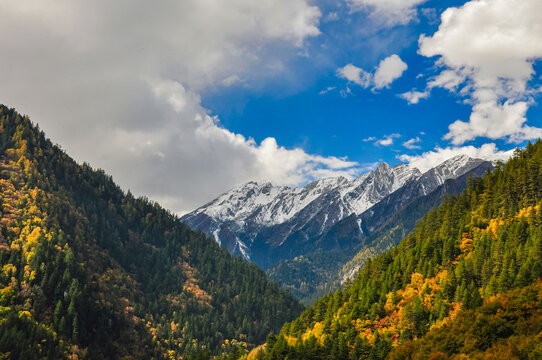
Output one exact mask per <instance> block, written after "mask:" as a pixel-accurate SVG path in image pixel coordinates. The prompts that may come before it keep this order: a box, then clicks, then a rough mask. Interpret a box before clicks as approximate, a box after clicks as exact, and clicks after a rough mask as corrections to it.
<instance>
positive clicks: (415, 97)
mask: <svg viewBox="0 0 542 360" xmlns="http://www.w3.org/2000/svg"><path fill="white" fill-rule="evenodd" d="M399 97H401V98H403V99H405V100H406V101H408V103H409V104H417V103H419V102H420V100H421V99H426V98H428V97H429V91H427V90H425V91H416V90H412V91H407V92H406V93H402V94H399Z"/></svg>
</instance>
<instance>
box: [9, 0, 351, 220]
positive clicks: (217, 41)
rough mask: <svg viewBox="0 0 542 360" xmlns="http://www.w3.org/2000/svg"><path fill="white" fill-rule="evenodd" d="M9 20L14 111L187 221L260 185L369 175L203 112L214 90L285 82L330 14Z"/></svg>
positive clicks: (170, 8)
mask: <svg viewBox="0 0 542 360" xmlns="http://www.w3.org/2000/svg"><path fill="white" fill-rule="evenodd" d="M0 11H1V12H2V14H3V18H4V20H3V21H2V22H1V23H0V46H1V47H2V52H3V56H1V57H0V68H2V69H9V71H4V72H3V74H2V81H1V82H0V99H1V101H2V102H4V103H5V104H6V105H9V106H13V107H16V108H17V109H18V110H19V111H21V112H23V113H26V114H28V115H30V116H31V118H32V119H33V120H34V121H37V122H39V124H40V127H41V128H42V129H44V130H45V131H46V132H47V134H48V135H49V136H50V137H51V138H52V139H53V141H55V142H58V143H60V144H61V145H62V147H63V148H64V149H66V150H67V151H68V152H69V153H70V155H73V156H74V157H75V158H76V159H77V160H78V161H88V162H89V163H91V164H92V165H93V166H96V167H100V168H104V169H105V170H106V171H107V172H109V173H111V174H112V175H113V177H114V178H115V180H116V181H118V182H119V184H120V185H122V186H123V187H124V188H130V189H131V190H132V191H133V192H134V193H136V194H140V195H147V196H149V197H150V198H151V199H154V200H157V201H160V202H161V203H163V205H165V206H166V207H168V208H170V209H171V210H173V211H176V212H178V213H183V212H185V211H189V210H192V209H193V208H195V207H197V206H199V205H201V204H202V203H204V202H205V201H208V200H210V199H211V198H212V197H214V196H217V195H219V194H220V193H221V192H223V191H226V190H228V189H229V188H231V187H232V186H235V185H237V184H239V183H242V182H245V181H248V180H263V179H265V180H268V181H272V182H275V183H277V184H289V185H297V184H300V183H303V182H305V181H309V180H311V179H312V178H314V177H319V176H322V174H326V175H327V174H330V173H333V174H339V175H345V176H350V177H351V176H355V175H356V174H357V172H358V171H359V170H358V167H357V166H358V165H357V164H356V163H355V162H351V161H348V160H347V159H345V158H337V157H323V156H318V155H312V154H308V153H306V152H305V151H303V150H302V149H297V148H294V149H287V148H285V147H283V146H280V145H279V144H277V141H276V140H275V139H273V138H267V139H264V140H263V141H261V142H259V143H257V142H256V141H254V140H253V139H251V138H247V137H245V136H243V135H241V134H236V133H234V132H232V131H229V130H227V129H225V128H224V127H223V126H221V124H220V120H219V119H218V118H217V117H215V116H212V115H211V113H210V112H209V111H208V110H207V109H205V108H204V107H203V106H202V105H201V99H200V96H199V93H200V92H201V91H202V90H203V89H205V88H206V87H209V86H228V85H232V84H235V83H236V82H239V81H243V82H245V81H250V79H251V78H254V77H257V76H260V77H261V76H263V75H262V73H263V72H266V71H267V72H268V75H267V76H269V77H272V76H276V71H278V70H276V69H280V66H276V64H280V63H282V61H283V60H284V57H285V56H288V54H290V53H292V51H291V50H292V49H294V50H298V49H300V48H302V47H303V43H304V40H305V39H307V38H309V37H312V36H316V35H318V34H319V30H318V22H319V19H320V17H321V14H320V11H319V9H318V8H317V7H315V6H312V5H310V4H309V3H308V2H307V1H306V0H276V1H272V2H269V1H257V2H254V1H249V0H228V1H222V0H208V1H198V0H186V1H181V2H145V1H137V2H134V1H128V0H119V1H115V2H110V1H105V0H96V1H92V2H84V1H68V0H59V1H55V2H47V3H45V2H34V1H30V0H19V1H16V2H1V3H0ZM280 49H284V50H283V51H281V50H280ZM294 52H297V51H294ZM292 56H293V55H292ZM241 79H242V80H241Z"/></svg>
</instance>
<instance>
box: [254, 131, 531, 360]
mask: <svg viewBox="0 0 542 360" xmlns="http://www.w3.org/2000/svg"><path fill="white" fill-rule="evenodd" d="M541 206H542V142H541V141H538V142H536V143H535V144H531V143H529V144H528V145H527V147H526V149H525V150H522V151H520V150H518V151H516V153H515V155H514V156H513V157H512V158H511V159H510V160H509V161H508V162H507V163H506V164H502V163H500V164H497V166H496V167H495V169H494V171H493V172H489V171H488V173H487V174H486V175H485V176H484V177H483V178H480V179H475V180H471V181H470V183H469V185H468V187H467V189H466V190H465V191H464V192H463V193H462V194H461V195H459V196H454V197H452V196H450V197H448V198H447V199H446V200H445V201H444V203H443V204H442V205H441V206H440V207H439V208H437V209H435V210H433V211H430V212H429V213H428V214H426V215H425V216H424V218H423V219H422V220H421V221H419V222H418V223H417V224H416V226H415V229H414V231H412V233H410V234H409V235H407V236H406V238H405V239H403V240H402V242H401V243H400V244H399V245H398V246H397V247H395V248H394V249H392V250H391V251H389V252H387V253H384V254H382V255H380V256H378V257H376V258H375V259H372V260H369V261H367V263H366V264H365V266H364V268H363V269H362V270H361V271H360V272H359V274H358V275H357V277H356V278H355V279H354V280H353V281H352V282H350V283H347V284H346V285H345V286H344V288H343V289H342V290H339V291H337V292H335V293H333V294H329V295H327V296H325V297H324V298H322V299H320V300H318V301H317V302H316V303H314V305H312V306H311V307H309V308H308V309H307V310H305V311H304V312H303V314H302V315H301V316H300V317H299V318H297V319H296V320H295V321H292V322H288V323H286V324H285V325H284V327H283V328H282V330H281V331H280V333H279V334H278V335H270V336H269V337H268V338H267V342H266V344H265V346H263V347H261V348H259V349H257V350H255V351H254V352H253V353H252V354H251V357H253V358H257V359H448V358H450V359H540V358H542V280H541V278H542V209H541Z"/></svg>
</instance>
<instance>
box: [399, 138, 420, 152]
mask: <svg viewBox="0 0 542 360" xmlns="http://www.w3.org/2000/svg"><path fill="white" fill-rule="evenodd" d="M421 141H422V140H421V139H420V138H419V137H418V136H416V137H415V138H412V139H409V140H407V141H405V142H404V143H403V146H404V147H406V148H407V149H410V150H414V149H421V148H422V147H421V146H420V145H416V144H418V143H420V142H421Z"/></svg>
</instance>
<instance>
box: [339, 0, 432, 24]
mask: <svg viewBox="0 0 542 360" xmlns="http://www.w3.org/2000/svg"><path fill="white" fill-rule="evenodd" d="M425 1H426V0H347V2H348V4H349V5H350V8H351V10H352V11H360V10H365V11H368V12H369V13H370V14H371V16H372V17H375V18H378V19H380V20H381V21H382V22H384V23H385V24H386V25H388V26H394V25H405V24H408V23H409V22H410V21H411V20H413V19H414V18H415V17H416V15H417V13H418V12H417V10H416V7H417V6H418V5H420V4H422V3H424V2H425Z"/></svg>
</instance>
